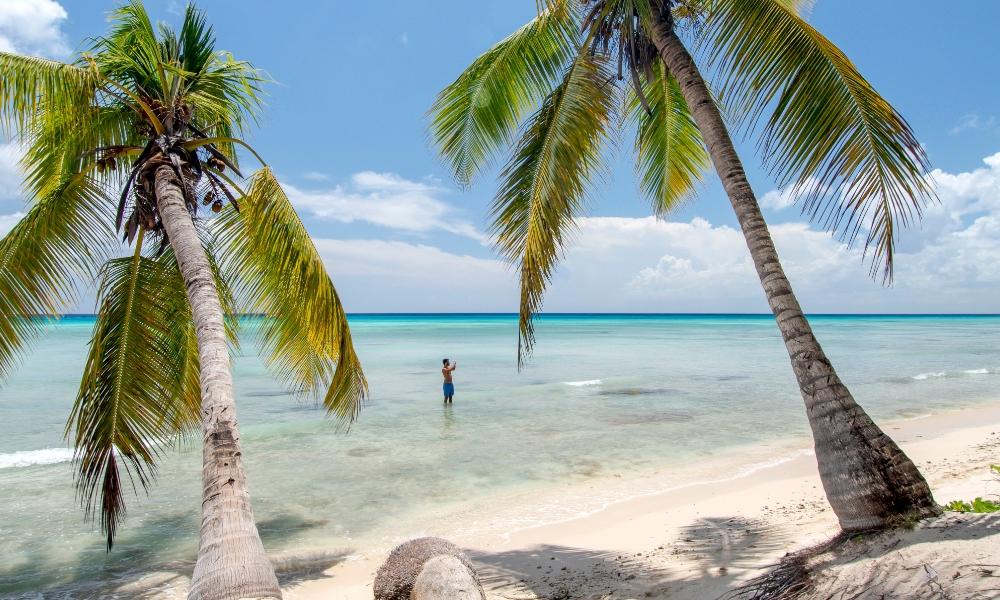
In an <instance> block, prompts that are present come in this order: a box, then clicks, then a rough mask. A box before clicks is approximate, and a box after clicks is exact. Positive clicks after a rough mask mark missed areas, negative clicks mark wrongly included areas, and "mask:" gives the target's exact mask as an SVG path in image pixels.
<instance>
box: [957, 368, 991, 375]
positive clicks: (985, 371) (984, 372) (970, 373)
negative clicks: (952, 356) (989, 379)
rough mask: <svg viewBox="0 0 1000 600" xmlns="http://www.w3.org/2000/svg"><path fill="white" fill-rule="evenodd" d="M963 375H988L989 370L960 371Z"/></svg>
mask: <svg viewBox="0 0 1000 600" xmlns="http://www.w3.org/2000/svg"><path fill="white" fill-rule="evenodd" d="M962 372H963V373H968V374H969V375H989V372H990V370H989V369H966V370H964V371H962Z"/></svg>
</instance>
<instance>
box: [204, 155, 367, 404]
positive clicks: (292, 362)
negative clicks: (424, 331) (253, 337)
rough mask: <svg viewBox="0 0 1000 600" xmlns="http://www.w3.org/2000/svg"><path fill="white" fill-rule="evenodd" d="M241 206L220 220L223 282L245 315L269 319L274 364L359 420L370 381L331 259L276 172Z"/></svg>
mask: <svg viewBox="0 0 1000 600" xmlns="http://www.w3.org/2000/svg"><path fill="white" fill-rule="evenodd" d="M239 204H240V210H239V211H236V210H235V209H232V207H230V210H228V211H227V212H225V213H224V214H223V216H222V217H221V218H220V220H219V223H218V228H217V232H218V236H217V239H218V240H219V243H220V244H219V248H218V251H219V256H220V265H221V268H222V277H223V279H225V280H227V281H228V282H229V283H230V285H231V286H232V288H233V293H234V294H235V297H236V301H237V303H238V305H239V307H240V309H241V311H242V312H247V313H257V314H263V315H264V319H263V321H262V323H261V324H260V328H259V332H258V333H259V336H260V342H261V346H262V349H263V352H264V354H265V359H266V361H267V363H268V364H269V366H270V367H272V369H273V370H274V371H276V372H277V374H278V375H279V376H280V377H282V378H283V379H285V381H286V382H287V383H289V384H290V386H291V387H292V388H293V389H294V390H296V391H298V392H300V393H303V394H312V393H318V394H321V395H322V397H323V405H324V406H325V407H326V408H327V410H328V411H329V412H330V413H331V414H333V415H335V416H337V417H339V418H341V419H343V420H344V421H346V422H350V421H352V420H353V419H355V418H356V417H357V415H358V411H359V409H360V407H361V403H362V402H363V401H364V398H365V396H366V395H367V393H368V384H367V382H366V381H365V377H364V373H363V371H362V369H361V363H360V360H359V359H358V356H357V354H356V352H355V350H354V345H353V343H352V341H351V331H350V327H349V326H348V323H347V314H346V312H345V311H344V307H343V306H342V305H341V302H340V298H339V297H338V296H337V291H336V289H334V287H333V282H332V281H331V280H330V276H329V275H328V274H327V271H326V267H325V266H324V265H323V259H322V258H321V257H320V255H319V252H318V251H317V250H316V247H315V246H314V245H313V242H312V239H311V238H310V237H309V234H308V232H306V229H305V227H304V226H303V224H302V221H300V220H299V217H298V215H296V214H295V209H294V208H293V207H292V204H291V202H290V201H289V200H288V197H287V196H286V195H285V193H284V191H283V190H282V189H281V185H280V184H279V183H278V181H277V179H275V177H274V175H273V174H272V173H271V171H270V170H269V169H267V168H264V169H261V170H260V171H258V172H257V173H255V174H254V175H253V177H252V178H251V182H250V187H249V189H248V190H247V193H246V196H244V197H243V198H242V199H241V200H240V203H239Z"/></svg>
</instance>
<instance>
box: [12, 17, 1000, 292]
mask: <svg viewBox="0 0 1000 600" xmlns="http://www.w3.org/2000/svg"><path fill="white" fill-rule="evenodd" d="M114 5H115V3H114V2H111V1H104V0H100V1H97V0H86V1H83V0H60V1H59V2H55V0H4V2H3V6H2V7H0V49H4V48H6V49H8V50H10V49H13V50H15V51H19V52H25V53H36V54H46V55H49V56H55V57H57V58H58V57H60V56H62V57H66V56H68V54H67V53H66V51H67V50H68V49H73V48H79V47H80V43H81V41H82V40H83V39H84V38H86V37H87V36H89V35H94V34H98V33H100V32H102V31H103V30H104V28H105V26H106V24H105V17H106V12H107V11H108V10H109V9H111V8H112V7H113V6H114ZM147 6H148V8H149V9H150V11H151V12H152V13H153V14H154V16H155V17H156V18H158V19H163V20H167V21H172V20H176V19H177V18H178V16H177V13H178V12H179V10H178V9H179V7H180V6H181V4H180V3H179V2H174V1H169V0H158V1H150V2H147ZM200 6H201V7H203V8H204V9H206V10H207V11H208V13H209V18H210V20H211V21H212V22H213V23H214V24H215V26H216V30H217V34H218V38H219V46H220V47H221V48H224V49H227V50H231V51H232V52H233V53H234V54H236V56H237V57H239V58H242V59H246V60H249V61H251V62H253V63H254V64H256V65H257V66H258V67H260V68H262V69H265V70H266V71H268V72H269V73H270V75H271V76H272V77H273V78H274V79H275V80H276V81H277V83H276V84H275V85H273V86H271V87H270V89H269V98H268V106H267V111H266V114H265V116H264V119H263V121H262V123H261V127H260V129H259V130H258V131H256V132H255V133H254V134H253V136H252V138H251V141H252V142H253V143H254V145H255V146H256V147H257V148H258V150H260V151H261V153H262V154H263V155H264V156H265V157H266V158H267V160H268V161H269V163H270V164H271V165H272V166H273V167H274V169H275V170H276V171H277V172H278V174H279V175H280V177H281V178H282V180H283V182H284V183H285V184H286V185H287V186H289V188H288V191H289V194H290V196H291V197H292V198H293V201H295V202H296V204H297V206H298V208H299V210H300V212H301V214H302V215H303V217H304V219H305V221H306V223H307V226H308V227H309V230H310V232H311V233H312V235H313V236H314V238H315V239H316V242H317V246H318V247H319V248H320V250H321V252H323V254H324V257H326V259H327V262H328V266H329V268H330V270H331V272H332V273H333V275H334V278H335V282H336V283H337V285H338V289H340V291H341V294H342V296H343V297H344V300H345V302H346V303H347V305H348V307H349V309H352V310H356V311H407V310H414V311H435V310H442V311H453V310H459V311H462V310H464V311H478V310H484V311H511V310H514V309H515V301H516V293H515V286H514V282H513V279H512V276H511V274H510V271H509V270H508V269H506V268H505V267H504V265H502V264H501V263H500V262H498V261H497V260H496V259H495V256H494V254H493V252H492V250H491V249H490V247H489V245H488V243H486V237H485V234H484V232H485V231H486V229H487V227H488V224H487V221H486V213H487V207H488V204H489V201H490V198H491V196H492V192H493V190H494V187H495V179H494V174H493V173H487V174H484V176H482V177H480V179H479V180H478V182H477V183H476V185H475V186H474V187H473V188H472V189H471V190H467V191H463V190H460V189H459V188H457V187H456V186H455V185H454V184H453V183H452V182H451V181H450V179H449V176H448V172H447V170H446V169H445V168H443V166H442V164H441V163H440V161H439V160H438V159H437V158H436V157H435V155H434V152H433V149H432V148H431V146H430V144H429V142H428V140H427V135H426V130H425V126H426V118H425V112H426V110H427V108H428V107H429V106H430V104H431V102H432V101H433V98H434V96H435V94H436V93H437V91H438V90H439V89H441V88H442V87H443V86H444V85H446V84H447V83H449V82H450V81H451V80H453V79H454V78H455V77H456V76H457V74H458V73H459V72H460V71H461V70H462V69H463V68H464V67H465V66H466V65H468V63H469V62H471V61H472V60H473V59H474V58H475V57H476V56H477V55H478V54H479V53H481V52H482V51H484V50H485V49H486V48H488V47H489V46H490V45H491V44H493V43H495V42H496V41H498V40H500V39H501V38H503V37H504V36H505V35H507V34H508V33H510V32H511V31H513V30H514V29H515V28H517V27H518V26H519V25H521V24H523V23H524V22H525V21H527V20H528V19H530V18H531V16H532V15H533V13H534V10H535V2H534V0H503V1H483V2H468V1H467V0H465V1H457V0H447V1H445V0H434V1H432V2H402V1H386V2H378V3H364V2H362V3H358V2H297V1H294V0H286V1H284V2H281V3H279V4H277V5H276V4H275V3H273V2H264V1H258V0H251V1H241V2H235V1H221V0H215V1H213V0H205V1H203V2H201V3H200ZM276 6H280V8H275V7H276ZM18 7H21V8H22V9H23V8H25V7H27V9H26V10H27V11H26V12H25V11H24V10H22V11H21V12H18V11H19V8H18ZM60 9H61V10H62V11H63V12H60ZM928 15H935V18H934V19H928ZM810 20H811V22H812V23H813V24H814V25H816V26H817V27H818V28H819V29H820V30H821V31H823V32H824V33H825V34H826V35H827V36H828V37H830V38H831V39H832V40H833V41H834V42H836V43H837V44H839V45H840V46H841V47H842V48H843V49H844V50H845V51H846V52H847V53H848V55H849V56H851V58H852V59H853V60H854V61H855V62H856V63H857V64H858V66H859V67H860V69H861V71H862V72H863V73H864V74H865V75H866V76H868V77H869V79H870V80H871V81H872V82H873V83H874V84H875V86H876V87H877V88H878V89H879V90H880V91H881V92H882V93H883V94H884V95H885V96H886V97H887V98H888V99H889V100H890V101H891V102H892V103H893V104H894V105H895V106H896V107H897V108H898V109H899V110H900V111H901V112H902V113H903V114H904V115H905V116H906V117H907V118H908V119H909V120H910V122H911V124H912V125H913V127H914V129H915V130H916V132H917V135H918V137H919V139H920V140H921V141H922V142H923V143H924V144H925V146H926V148H927V152H928V154H929V155H930V157H931V160H932V162H933V164H934V167H935V168H936V169H938V170H939V171H938V173H937V175H938V176H937V177H936V179H937V181H938V183H939V184H940V185H941V189H940V194H941V198H942V204H941V205H940V206H936V207H933V208H932V209H931V210H930V211H929V213H928V217H927V220H926V222H925V223H924V225H923V226H922V227H920V228H918V229H915V230H913V231H909V232H907V233H906V234H905V237H904V245H903V249H904V253H903V254H901V255H900V257H899V258H900V261H899V265H898V269H899V274H898V277H897V281H896V284H895V286H893V288H891V289H885V288H882V287H881V286H879V285H877V284H875V283H872V282H871V281H870V280H868V279H867V277H866V273H867V270H866V268H865V266H864V265H863V264H862V263H861V261H860V259H859V257H858V256H857V255H856V253H854V252H852V251H848V250H846V249H844V248H843V247H841V245H840V244H838V243H837V242H836V241H835V240H832V239H830V237H829V236H828V235H826V234H825V233H823V232H822V231H820V230H818V229H816V228H814V227H812V228H811V227H808V226H807V225H805V224H804V223H803V219H802V218H801V216H800V215H799V213H798V210H797V209H796V208H795V207H794V206H791V207H788V206H785V205H786V204H787V202H786V200H787V198H783V197H781V196H780V194H778V193H776V191H775V190H774V185H773V183H772V181H771V179H770V178H769V177H768V175H767V174H766V173H765V172H763V171H761V169H760V168H759V167H758V161H757V157H756V154H755V148H754V145H753V143H752V140H750V142H749V143H743V144H741V145H740V147H741V150H742V155H743V157H744V160H745V162H746V163H747V167H748V171H749V173H750V176H751V179H752V182H753V183H754V186H755V189H756V190H757V192H758V194H759V196H761V197H762V204H763V205H764V207H765V211H766V214H767V217H768V219H769V222H771V223H772V224H773V225H774V227H773V229H774V234H775V237H776V240H777V243H778V248H779V251H780V252H781V254H782V257H783V259H784V260H785V262H786V266H787V267H788V271H789V273H790V275H791V277H792V282H793V284H794V285H796V288H797V290H798V292H799V294H800V296H802V300H803V304H804V305H805V306H806V308H807V309H808V310H813V311H817V312H819V311H822V312H911V311H912V312H967V311H971V312H1000V307H997V306H996V302H995V299H996V298H998V297H1000V294H998V292H1000V219H998V214H1000V213H998V211H1000V158H994V159H993V160H992V162H991V164H987V163H985V162H984V159H988V158H989V157H994V155H997V153H998V152H1000V105H998V99H1000V80H998V78H997V77H995V76H994V75H993V74H995V73H996V65H995V61H996V56H997V54H998V52H997V51H998V50H1000V48H998V46H1000V44H998V43H997V41H996V31H995V26H996V23H1000V3H996V2H991V1H987V0H970V1H968V2H964V3H962V4H961V10H952V11H949V14H948V15H946V16H942V15H941V10H940V3H939V2H935V3H932V2H930V1H929V0H915V1H910V2H906V3H902V2H871V1H861V0H840V1H838V2H832V1H830V0H820V1H819V2H818V3H817V5H816V7H815V8H814V10H813V11H812V13H811V16H810ZM630 144H631V141H630V140H629V139H624V140H623V141H622V143H621V150H620V151H619V152H618V156H617V157H616V158H614V159H613V160H612V161H611V164H612V175H611V177H610V178H609V180H608V181H607V183H606V184H604V185H601V186H599V187H598V188H597V189H596V191H595V193H594V194H593V197H592V198H591V202H590V206H591V210H590V213H589V214H590V216H591V217H593V218H590V219H586V220H584V221H582V222H581V232H580V234H579V235H578V239H577V243H576V244H575V245H574V246H573V247H572V248H571V249H570V250H569V251H568V253H567V257H566V263H565V267H564V268H563V269H561V270H560V271H559V273H558V275H557V276H556V278H555V281H554V283H553V287H552V290H551V293H550V295H549V300H548V303H547V308H548V309H550V310H587V311H602V310H608V311H618V310H621V311H664V312H670V311H692V310H694V311H697V310H722V311H729V310H733V311H760V310H764V309H766V306H765V305H764V303H763V299H762V295H761V293H760V291H759V289H758V287H757V284H756V282H755V281H754V278H753V275H752V272H750V270H749V262H748V260H749V259H748V257H747V255H746V251H745V249H743V248H742V246H741V243H742V242H741V240H740V238H739V234H738V233H737V232H736V231H735V230H733V229H732V228H733V227H734V226H735V221H734V219H733V217H732V214H731V209H730V208H729V205H728V202H727V201H726V199H725V197H724V196H723V194H722V192H721V188H720V187H719V186H718V185H717V184H715V183H714V181H713V179H714V176H711V175H710V177H709V178H708V181H709V183H708V184H707V185H706V186H705V187H704V189H703V192H702V193H701V194H700V196H699V197H698V198H697V200H696V201H694V202H692V203H690V204H689V205H688V206H686V207H684V208H683V209H682V210H680V211H678V212H677V213H675V214H674V215H672V216H671V217H670V218H669V219H668V220H667V221H666V222H656V221H654V220H652V219H648V218H646V217H647V215H648V213H647V212H646V208H645V204H644V202H643V200H642V199H641V198H640V197H639V195H638V194H637V187H636V184H635V181H634V179H633V177H632V165H631V162H630V160H631V155H630V152H629V149H630V147H631V146H630ZM4 150H5V152H6V155H7V166H6V167H5V166H4V163H3V162H2V159H3V157H4V154H0V213H2V215H0V225H2V224H3V223H4V219H7V220H10V218H13V217H12V216H11V215H14V214H16V213H17V211H18V210H19V208H20V206H21V205H23V201H24V199H23V198H20V197H19V196H18V195H17V194H16V191H12V186H11V184H10V183H9V181H10V180H11V178H12V177H13V171H12V167H11V166H10V163H11V160H10V156H11V155H12V153H13V151H14V149H13V148H12V147H5V149H4ZM5 173H6V179H5ZM8 217H9V218H8ZM83 308H86V307H83Z"/></svg>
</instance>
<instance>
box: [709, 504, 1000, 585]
mask: <svg viewBox="0 0 1000 600" xmlns="http://www.w3.org/2000/svg"><path fill="white" fill-rule="evenodd" d="M993 536H997V537H1000V515H996V514H958V513H945V514H944V515H942V516H940V517H935V518H930V519H925V520H923V521H920V522H918V523H916V524H915V525H914V528H913V529H908V528H900V529H889V530H882V531H872V532H867V533H851V534H846V533H841V534H839V535H837V536H834V537H833V538H831V539H830V540H827V541H825V542H822V543H819V544H815V545H813V546H810V547H807V548H803V549H800V550H796V551H795V552H793V553H789V554H786V555H785V556H783V557H782V558H781V560H780V561H778V562H777V564H775V565H773V566H772V567H771V568H769V569H768V570H767V571H766V572H764V573H762V574H761V575H758V576H756V577H754V578H753V579H751V580H749V581H747V582H745V583H743V584H741V585H740V586H739V587H738V588H736V589H733V590H731V591H730V592H729V593H727V594H725V596H724V597H723V598H724V600H760V599H766V598H779V597H780V598H788V599H795V598H806V597H811V592H813V591H814V585H815V583H816V580H815V576H817V575H820V576H821V577H823V576H831V575H830V573H831V572H830V571H828V570H829V569H835V568H836V567H839V566H844V565H847V564H848V563H852V562H853V561H858V560H863V561H867V562H866V563H865V567H864V568H862V569H860V570H858V569H855V570H853V571H848V572H847V573H848V578H849V579H850V581H844V582H840V583H839V584H838V586H837V587H838V590H837V594H838V598H911V597H913V598H915V597H917V596H914V595H912V594H911V593H910V592H912V590H909V589H907V590H904V591H901V592H900V591H899V588H901V587H903V586H910V585H912V584H913V583H914V581H916V582H918V583H919V584H922V588H921V595H920V596H919V597H921V598H924V597H926V598H953V597H959V596H955V595H953V594H951V593H949V592H948V591H947V590H946V589H945V588H946V587H947V586H948V581H949V580H951V581H954V580H957V579H959V578H960V577H970V576H971V577H992V578H1000V576H997V575H995V574H994V572H1000V560H996V559H994V560H989V561H988V562H989V564H985V563H977V562H976V558H975V557H974V556H971V555H970V556H967V557H966V556H961V555H958V556H945V555H941V556H937V557H935V558H934V559H933V560H930V562H933V563H934V566H936V567H938V568H948V569H950V570H949V573H950V572H952V571H953V572H954V575H951V576H950V577H947V576H946V577H945V578H944V579H943V580H941V579H940V578H939V575H938V573H937V572H936V571H935V569H934V567H932V566H930V565H928V564H927V563H924V562H923V561H924V560H926V559H927V558H926V556H924V557H920V556H918V557H916V558H911V559H905V558H902V557H903V556H904V555H905V554H906V551H907V549H908V548H911V547H915V546H918V545H921V544H928V543H930V544H933V543H935V542H946V541H960V540H961V541H968V540H977V539H985V538H992V537H993ZM890 555H893V556H892V557H890ZM884 558H886V559H890V562H891V563H893V564H883V565H882V566H878V565H879V564H880V562H881V561H882V559H884ZM907 560H910V561H916V563H918V564H913V565H909V566H907V565H906V564H905V563H906V562H907ZM910 571H912V573H911V572H910ZM963 573H964V575H963ZM832 576H833V577H834V579H837V577H838V576H837V575H832ZM914 578H916V579H914ZM896 592H899V593H898V594H897V593H896ZM923 592H926V595H925V594H924V593H923ZM995 592H1000V584H998V585H997V586H996V587H992V588H989V592H988V593H984V594H982V595H976V596H974V597H975V598H987V597H990V598H992V597H1000V596H994V595H993V593H995ZM963 594H964V592H963ZM823 597H827V595H826V594H825V592H824V595H823ZM830 597H832V596H830ZM961 597H963V598H964V597H969V598H972V597H973V596H965V595H962V596H961Z"/></svg>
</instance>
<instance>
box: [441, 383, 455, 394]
mask: <svg viewBox="0 0 1000 600" xmlns="http://www.w3.org/2000/svg"><path fill="white" fill-rule="evenodd" d="M444 395H445V396H454V395H455V384H454V383H446V384H444Z"/></svg>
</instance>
